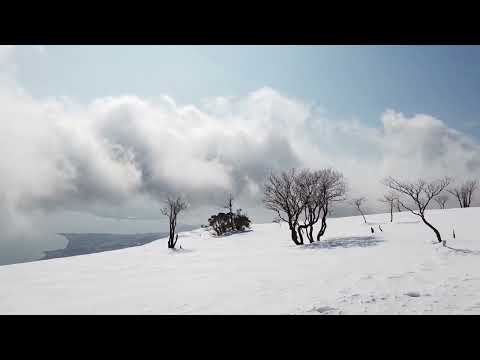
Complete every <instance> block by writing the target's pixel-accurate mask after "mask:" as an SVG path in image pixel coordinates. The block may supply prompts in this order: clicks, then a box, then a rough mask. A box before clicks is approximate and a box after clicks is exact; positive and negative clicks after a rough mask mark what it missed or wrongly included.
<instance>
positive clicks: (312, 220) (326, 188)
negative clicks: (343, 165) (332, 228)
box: [299, 168, 346, 243]
mask: <svg viewBox="0 0 480 360" xmlns="http://www.w3.org/2000/svg"><path fill="white" fill-rule="evenodd" d="M311 176H312V181H313V186H314V188H315V189H314V192H313V195H312V196H311V197H310V202H308V203H307V204H306V206H305V209H304V216H303V219H304V221H303V225H300V226H299V231H300V233H301V230H302V229H306V230H307V231H306V233H307V238H308V240H309V241H310V242H311V243H312V242H313V241H314V238H313V226H314V225H315V224H316V223H317V222H318V221H319V220H320V218H321V220H322V222H321V227H320V230H319V231H318V233H317V236H316V240H317V241H320V238H321V237H322V236H323V234H324V233H325V230H326V229H327V215H328V214H329V211H330V207H329V206H330V205H331V204H332V203H333V202H336V201H342V200H345V193H346V183H345V180H344V178H343V175H342V174H341V173H340V172H338V171H335V170H333V169H330V168H329V169H322V170H318V171H315V172H313V173H312V174H311Z"/></svg>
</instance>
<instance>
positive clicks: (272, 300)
mask: <svg viewBox="0 0 480 360" xmlns="http://www.w3.org/2000/svg"><path fill="white" fill-rule="evenodd" d="M427 217H428V219H429V220H431V222H432V223H433V224H434V225H436V226H438V228H439V229H440V230H441V233H442V235H443V237H444V238H445V239H447V247H443V246H442V245H441V244H438V243H436V242H435V236H434V234H433V232H432V231H431V230H430V229H428V228H427V227H426V226H425V225H424V224H423V223H421V222H420V219H419V218H418V217H416V216H415V215H412V214H410V213H407V212H402V213H395V214H394V222H393V223H390V222H389V220H390V215H389V214H376V215H367V220H368V221H369V224H364V223H363V219H362V217H357V216H355V217H346V218H335V219H329V221H328V228H327V232H326V234H325V235H326V236H325V239H324V240H322V241H321V242H319V243H314V244H312V245H305V246H295V245H294V244H293V243H292V242H291V240H290V239H289V232H288V229H287V228H286V225H285V224H283V225H279V224H274V223H272V224H257V225H253V230H252V231H250V232H245V233H242V234H234V235H230V236H225V237H218V238H217V237H214V236H212V235H210V234H209V233H208V232H207V231H205V230H204V229H199V230H194V231H190V232H184V233H181V234H180V236H179V241H178V242H179V244H181V245H182V248H183V250H176V251H172V250H169V249H167V248H166V242H165V241H155V242H153V243H149V244H147V245H144V246H140V247H135V248H128V249H122V250H116V251H109V252H104V253H97V254H89V255H82V256H76V257H70V258H61V259H52V260H46V261H38V262H32V263H24V264H15V265H7V266H1V267H0V284H1V288H0V313H1V314H312V315H326V314H480V235H479V234H480V231H479V220H480V208H468V209H449V210H431V211H429V212H428V213H427ZM379 224H380V225H382V229H383V232H380V230H379V228H378V225H379ZM371 226H373V227H374V229H375V233H374V234H371V231H370V227H371ZM453 228H454V229H455V234H456V239H452V230H453Z"/></svg>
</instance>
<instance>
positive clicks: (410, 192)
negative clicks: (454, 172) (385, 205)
mask: <svg viewBox="0 0 480 360" xmlns="http://www.w3.org/2000/svg"><path fill="white" fill-rule="evenodd" d="M450 182H451V180H450V179H449V178H447V177H445V178H443V179H439V180H434V181H431V182H427V181H425V180H423V179H419V180H417V181H415V182H411V181H405V182H404V181H400V180H397V179H394V178H392V177H387V178H386V179H385V180H384V181H383V184H384V185H385V186H387V187H389V188H390V189H392V190H395V191H397V192H398V193H399V194H401V195H404V196H406V197H407V198H409V199H410V200H411V201H413V205H409V204H407V203H406V201H404V200H402V199H400V198H399V200H398V201H399V203H400V205H401V206H402V207H403V208H405V209H407V210H409V211H410V212H411V213H412V214H415V215H417V216H419V217H420V218H421V219H422V221H423V222H424V224H425V225H427V226H428V227H429V228H430V229H432V230H433V232H434V233H435V235H436V237H437V240H438V242H442V237H441V235H440V232H439V231H438V230H437V229H436V228H435V227H434V226H433V225H432V224H431V223H429V222H428V221H427V219H426V218H425V210H426V209H427V206H428V204H429V203H430V202H431V201H432V199H434V198H435V197H436V196H438V195H440V194H441V193H442V191H443V190H445V188H446V187H447V186H448V185H449V184H450Z"/></svg>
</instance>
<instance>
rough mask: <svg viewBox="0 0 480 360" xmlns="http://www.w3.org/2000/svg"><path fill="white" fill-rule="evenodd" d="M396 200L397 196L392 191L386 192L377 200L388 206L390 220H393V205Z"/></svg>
mask: <svg viewBox="0 0 480 360" xmlns="http://www.w3.org/2000/svg"><path fill="white" fill-rule="evenodd" d="M397 200H398V196H397V194H395V192H393V191H389V192H388V193H387V194H384V195H383V197H382V198H381V199H379V200H378V201H380V202H382V203H385V204H388V206H389V208H390V222H393V207H394V206H395V203H396V201H397Z"/></svg>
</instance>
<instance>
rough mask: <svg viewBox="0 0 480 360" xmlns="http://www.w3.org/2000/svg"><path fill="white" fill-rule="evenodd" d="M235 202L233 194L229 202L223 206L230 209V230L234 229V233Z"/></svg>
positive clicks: (229, 196) (230, 195)
mask: <svg viewBox="0 0 480 360" xmlns="http://www.w3.org/2000/svg"><path fill="white" fill-rule="evenodd" d="M233 200H234V197H233V195H232V193H230V194H228V197H227V201H226V203H225V205H224V206H223V208H224V209H228V217H229V221H230V228H231V229H232V231H233V230H235V226H234V224H233Z"/></svg>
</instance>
